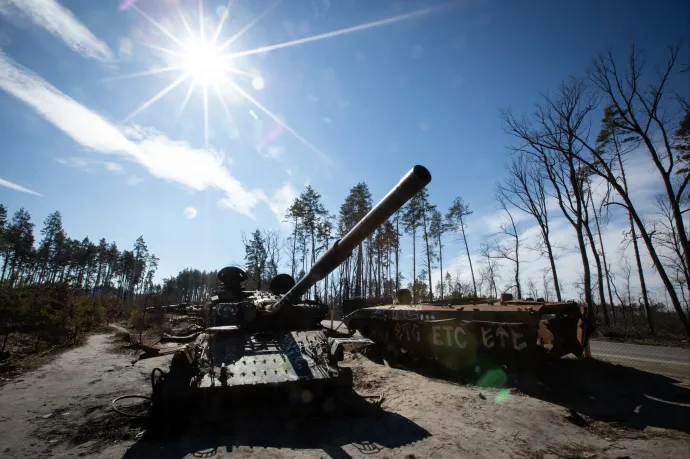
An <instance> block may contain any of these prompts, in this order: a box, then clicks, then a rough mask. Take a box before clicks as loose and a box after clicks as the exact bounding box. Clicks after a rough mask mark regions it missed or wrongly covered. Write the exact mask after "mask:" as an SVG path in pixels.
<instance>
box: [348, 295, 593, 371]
mask: <svg viewBox="0 0 690 459" xmlns="http://www.w3.org/2000/svg"><path fill="white" fill-rule="evenodd" d="M411 303H412V295H411V293H410V291H409V290H408V289H402V290H400V291H399V292H398V293H397V299H396V300H395V301H394V304H380V305H375V306H369V307H358V306H361V304H362V302H361V301H360V302H359V304H358V303H357V302H355V303H354V304H353V305H344V309H345V310H346V311H347V313H348V314H347V315H346V316H345V317H344V318H343V325H344V326H345V327H346V328H347V329H348V331H349V332H350V334H354V333H355V332H359V333H360V334H361V335H362V336H363V337H365V338H369V339H371V340H373V341H374V342H375V343H377V344H378V345H379V346H380V347H381V348H382V350H383V356H384V359H386V360H387V361H388V362H389V363H391V364H395V363H397V362H398V361H399V359H400V357H401V356H402V355H403V354H412V355H413V356H416V357H421V358H423V359H428V360H432V361H435V362H437V363H439V364H441V366H442V367H443V368H444V369H447V370H451V371H458V372H462V371H472V372H476V373H482V372H483V371H484V370H485V369H486V368H491V367H495V366H507V367H512V368H513V369H516V370H518V371H528V370H534V369H536V367H537V366H538V365H539V363H540V362H543V361H548V360H553V359H558V358H561V357H563V356H565V355H568V354H574V355H575V356H578V357H579V356H581V355H582V354H583V352H584V350H585V348H586V337H588V336H589V335H591V332H592V330H591V328H589V327H588V328H587V330H585V325H586V321H585V317H586V307H585V306H583V305H580V304H578V303H575V302H548V301H544V300H543V299H541V298H538V299H537V300H534V299H533V298H527V299H525V300H513V298H512V295H510V294H503V295H502V298H501V299H500V300H499V299H480V298H449V299H444V300H438V301H431V302H426V303H421V304H411Z"/></svg>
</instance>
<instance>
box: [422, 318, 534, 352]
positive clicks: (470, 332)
mask: <svg viewBox="0 0 690 459" xmlns="http://www.w3.org/2000/svg"><path fill="white" fill-rule="evenodd" d="M431 342H432V343H433V345H434V346H442V347H459V348H460V349H465V348H467V346H468V344H470V343H471V342H476V343H477V344H478V347H483V348H485V349H494V348H495V349H512V350H515V351H521V350H523V349H525V348H526V347H527V342H526V340H525V336H524V334H523V333H522V332H521V331H520V330H519V327H509V326H506V325H504V324H500V323H497V324H486V325H477V326H474V327H472V326H469V325H464V324H459V325H458V324H445V325H444V324H434V325H431Z"/></svg>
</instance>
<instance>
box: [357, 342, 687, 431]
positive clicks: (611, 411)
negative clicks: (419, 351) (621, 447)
mask: <svg viewBox="0 0 690 459" xmlns="http://www.w3.org/2000/svg"><path fill="white" fill-rule="evenodd" d="M363 354H364V355H366V356H367V357H368V358H369V359H371V360H372V361H374V362H376V363H379V364H383V361H382V359H381V356H380V352H377V351H376V350H375V349H371V350H369V351H368V352H364V353H363ZM398 367H400V368H402V369H405V370H409V371H414V372H416V373H419V374H421V375H424V376H426V377H429V378H433V379H440V380H444V381H451V382H458V380H460V382H463V383H470V384H476V385H477V386H478V387H487V386H489V387H498V388H515V389H519V390H520V391H521V392H523V393H525V394H527V395H530V396H532V397H534V398H538V399H540V400H544V401H547V402H550V403H553V404H556V405H560V406H562V407H564V408H567V409H569V410H573V411H575V412H576V414H574V415H573V419H571V418H570V417H569V418H568V419H570V420H571V422H574V423H576V424H578V423H580V424H587V422H588V421H587V420H586V419H584V418H582V417H581V416H580V417H578V415H577V413H579V414H580V415H582V416H585V417H588V418H591V419H592V420H596V421H601V422H606V423H610V424H613V425H617V426H620V427H624V428H629V429H636V430H642V429H644V428H645V427H657V428H663V429H673V430H677V431H680V432H685V433H690V389H689V388H687V387H683V386H681V385H680V382H679V381H678V380H676V379H674V378H670V377H667V376H663V375H659V374H656V373H650V372H646V371H643V370H639V369H636V368H633V367H628V366H624V365H617V364H614V363H609V362H604V361H601V360H596V359H575V358H562V359H559V360H556V361H554V362H548V363H544V364H542V365H541V366H539V368H538V371H537V381H538V382H537V384H536V385H534V384H529V385H528V384H527V380H526V378H525V377H524V375H520V374H515V373H512V374H507V373H505V372H504V371H506V370H505V369H504V368H500V369H496V368H493V369H491V368H489V367H487V366H485V367H484V370H483V371H484V373H483V375H480V377H479V378H477V377H475V375H472V374H468V373H465V374H463V375H461V376H460V377H458V374H457V373H452V374H450V373H449V372H447V371H445V370H444V369H443V368H440V366H439V365H437V364H434V363H432V362H429V361H425V360H423V359H418V360H416V361H413V360H412V359H410V358H406V359H403V360H401V362H400V364H399V365H398ZM500 373H503V377H501V376H500V375H499V376H497V374H500ZM486 376H490V377H486Z"/></svg>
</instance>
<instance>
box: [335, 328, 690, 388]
mask: <svg viewBox="0 0 690 459" xmlns="http://www.w3.org/2000/svg"><path fill="white" fill-rule="evenodd" d="M323 325H324V326H326V327H330V326H331V321H330V320H325V321H323ZM339 325H340V321H338V320H334V321H333V327H334V328H336V327H338V326H339ZM341 330H342V327H341ZM590 349H591V351H592V356H593V357H594V358H597V359H600V360H606V361H608V362H612V363H617V364H620V365H628V366H631V367H635V368H639V369H642V370H646V371H651V372H655V373H660V374H664V375H668V376H673V377H676V378H680V379H683V380H686V381H687V380H690V349H682V348H677V347H667V346H642V345H639V344H628V343H617V342H612V341H591V344H590Z"/></svg>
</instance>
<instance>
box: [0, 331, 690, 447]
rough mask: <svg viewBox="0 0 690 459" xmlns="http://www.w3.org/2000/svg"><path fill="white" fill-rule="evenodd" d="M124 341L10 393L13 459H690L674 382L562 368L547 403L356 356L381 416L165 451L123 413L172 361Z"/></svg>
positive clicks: (91, 348)
mask: <svg viewBox="0 0 690 459" xmlns="http://www.w3.org/2000/svg"><path fill="white" fill-rule="evenodd" d="M115 347H116V344H115V341H114V337H113V335H112V334H98V335H94V336H91V337H90V338H89V340H88V343H87V344H86V345H85V346H82V347H80V348H76V349H73V350H70V351H68V352H65V353H63V354H61V355H60V356H58V357H57V358H56V360H54V361H53V362H51V363H49V364H47V365H45V366H43V367H41V368H39V369H37V370H35V371H32V372H30V373H26V374H24V375H23V376H22V377H21V378H20V379H18V380H15V381H13V382H10V383H8V384H6V385H5V386H4V387H2V388H0V456H1V457H3V458H13V457H35V458H38V457H106V458H119V457H126V458H145V457H146V458H151V457H171V458H181V457H227V456H229V457H261V458H268V457H275V458H295V457H309V458H320V457H333V458H348V457H377V458H398V457H399V458H407V459H411V458H427V457H433V458H436V457H441V458H443V457H453V458H455V457H479V458H491V459H499V458H577V457H581V458H625V457H629V458H646V457H649V458H687V457H690V453H689V449H688V444H689V441H690V435H689V434H690V390H688V389H687V387H686V386H682V385H678V384H676V381H673V380H671V379H669V378H667V377H664V376H661V375H654V374H651V373H645V372H641V371H639V370H635V369H630V368H625V367H619V366H616V365H612V364H609V363H602V362H591V363H584V362H580V361H563V362H559V363H558V364H557V365H555V366H553V367H551V368H548V369H547V370H546V371H545V374H544V375H543V377H542V380H543V381H544V384H541V385H540V388H541V389H540V391H539V392H538V393H537V394H536V397H530V396H527V395H524V394H522V393H521V392H520V391H519V390H512V391H511V390H506V389H504V390H503V391H501V390H499V389H487V388H478V387H476V386H465V385H461V384H458V383H452V382H448V381H445V380H442V379H438V378H435V377H431V376H425V374H428V373H426V372H425V371H424V370H423V369H419V368H418V369H417V370H418V371H415V372H413V371H406V370H403V369H397V368H389V367H387V366H385V365H382V364H379V363H376V362H375V361H372V360H371V359H369V358H367V357H365V356H363V355H359V354H353V355H350V354H348V355H347V356H346V361H345V363H344V364H345V365H346V366H350V367H351V368H352V369H353V371H354V374H355V384H356V389H357V391H358V392H359V393H360V394H378V393H381V392H382V393H383V394H384V395H385V399H384V402H383V404H382V408H383V411H382V412H381V413H379V415H378V416H374V415H371V414H369V415H365V414H362V415H358V416H349V417H337V418H299V419H295V418H290V417H286V416H281V415H280V414H276V410H273V411H272V412H262V411H260V410H257V411H255V410H251V412H249V411H246V412H238V413H236V415H235V416H234V418H233V419H232V420H230V421H226V422H223V423H216V424H203V425H201V424H200V425H194V426H189V427H188V428H187V430H185V431H183V432H180V433H178V434H177V435H175V436H174V437H170V438H167V439H165V440H156V439H148V438H147V436H146V435H144V434H145V429H146V424H145V423H143V422H142V421H140V420H132V419H130V418H126V417H123V416H120V415H118V414H116V413H114V412H113V411H112V409H111V408H110V405H109V403H110V401H111V400H112V399H113V398H114V397H117V396H119V395H124V394H131V393H142V394H148V393H149V391H150V387H149V374H150V372H151V370H152V369H153V368H154V367H157V366H160V367H163V368H166V367H167V364H168V359H169V357H159V358H154V359H149V360H144V361H140V362H138V363H137V364H135V365H132V364H131V362H130V361H131V356H129V355H125V354H123V353H122V352H116V351H115V350H114V348H115Z"/></svg>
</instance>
